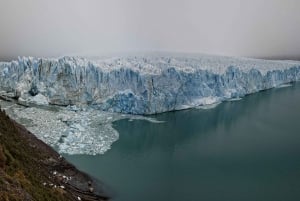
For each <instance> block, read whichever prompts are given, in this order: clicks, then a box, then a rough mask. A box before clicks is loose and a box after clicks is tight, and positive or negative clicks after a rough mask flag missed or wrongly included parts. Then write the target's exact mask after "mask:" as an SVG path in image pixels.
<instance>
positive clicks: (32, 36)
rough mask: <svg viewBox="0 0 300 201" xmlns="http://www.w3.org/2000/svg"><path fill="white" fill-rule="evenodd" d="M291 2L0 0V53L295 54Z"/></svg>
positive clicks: (294, 2)
mask: <svg viewBox="0 0 300 201" xmlns="http://www.w3.org/2000/svg"><path fill="white" fill-rule="evenodd" d="M299 8H300V1H299V0H284V1H283V0H264V1H262V0H252V1H244V0H226V1H224V0H181V1H179V0H151V1H150V0H148V1H146V0H85V1H84V0H51V1H50V0H49V1H44V0H0V25H1V28H0V58H1V59H12V58H16V57H17V56H20V55H22V56H23V55H24V56H38V57H54V56H62V55H82V56H97V55H105V54H111V53H113V54H118V53H126V52H148V51H169V52H190V53H208V54H219V55H234V56H249V57H268V58H272V57H284V58H296V57H298V56H300V37H299V36H300V26H299V25H300V12H299Z"/></svg>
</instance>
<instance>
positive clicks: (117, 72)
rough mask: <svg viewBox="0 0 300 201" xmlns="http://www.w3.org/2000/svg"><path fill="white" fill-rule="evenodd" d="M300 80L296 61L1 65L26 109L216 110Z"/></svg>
mask: <svg viewBox="0 0 300 201" xmlns="http://www.w3.org/2000/svg"><path fill="white" fill-rule="evenodd" d="M299 79H300V63H299V62H296V61H267V60H256V59H246V58H233V57H217V56H207V55H200V56H139V57H120V58H111V59H102V60H87V59H83V58H73V57H63V58H59V59H42V58H30V57H23V58H19V59H18V60H17V61H12V62H2V63H0V93H1V94H2V96H7V97H12V98H15V99H18V101H19V102H20V103H22V104H29V103H34V104H55V105H89V106H92V107H94V108H96V109H100V110H105V111H111V112H120V113H131V114H154V113H161V112H166V111H172V110H180V109H186V108H191V107H195V106H199V105H206V104H211V103H215V102H220V101H223V100H227V99H231V98H237V97H241V96H244V95H246V94H250V93H254V92H257V91H260V90H264V89H269V88H272V87H276V86H279V85H281V84H284V83H288V82H294V81H297V80H299ZM1 91H2V92H1ZM1 94H0V95H1Z"/></svg>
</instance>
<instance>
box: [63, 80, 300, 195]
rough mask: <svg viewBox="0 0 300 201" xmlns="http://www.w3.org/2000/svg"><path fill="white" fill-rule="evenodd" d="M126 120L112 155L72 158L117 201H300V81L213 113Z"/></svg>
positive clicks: (120, 125) (188, 112) (118, 125)
mask: <svg viewBox="0 0 300 201" xmlns="http://www.w3.org/2000/svg"><path fill="white" fill-rule="evenodd" d="M154 117H155V118H157V119H158V120H162V121H165V123H163V124H154V123H150V122H147V121H141V120H140V121H139V120H136V121H128V120H121V121H118V122H115V124H114V127H115V128H116V129H117V130H118V131H119V133H120V139H119V140H118V141H117V142H116V143H114V144H113V145H112V149H111V150H109V151H108V152H106V153H105V154H104V155H98V156H87V155H75V156H68V155H67V156H66V158H67V159H68V160H69V161H71V162H72V163H74V164H75V165H76V166H77V167H78V168H80V169H82V170H84V171H86V172H88V173H89V174H90V175H92V176H94V177H96V178H99V179H100V180H102V181H103V182H104V183H106V184H107V185H108V186H109V187H110V188H111V189H113V194H112V195H113V198H114V199H113V200H114V201H200V200H201V201H202V200H203V201H241V200H243V201H248V200H249V201H260V200H261V201H277V200H278V201H289V200H291V201H297V200H300V84H299V83H298V84H296V85H293V86H292V87H288V88H280V89H272V90H268V91H264V92H260V93H256V94H254V95H250V96H247V97H245V98H244V99H242V100H240V101H235V102H225V103H222V104H220V105H218V106H217V107H216V108H214V109H210V110H199V109H198V110H196V109H193V110H186V111H179V112H170V113H165V114H161V115H156V116H154Z"/></svg>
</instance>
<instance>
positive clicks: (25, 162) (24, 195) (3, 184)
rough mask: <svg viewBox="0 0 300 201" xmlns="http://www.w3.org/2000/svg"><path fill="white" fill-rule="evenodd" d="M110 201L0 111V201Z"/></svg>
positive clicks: (61, 158)
mask: <svg viewBox="0 0 300 201" xmlns="http://www.w3.org/2000/svg"><path fill="white" fill-rule="evenodd" d="M2 200H3V201H4V200H5V201H6V200H20V201H21V200H22V201H26V200H28V201H30V200H37V201H39V200H49V201H50V200H60V201H62V200H88V201H89V200H90V201H92V200H108V197H107V196H104V194H103V190H102V189H101V186H99V182H96V181H93V180H92V179H91V178H90V177H89V176H88V175H86V174H85V173H83V172H80V171H79V170H77V169H76V168H75V167H74V166H73V165H71V164H69V163H68V162H67V161H66V160H65V159H64V158H63V157H61V156H60V155H59V154H58V153H57V152H55V151H54V150H53V149H52V148H51V147H49V146H47V145H46V144H45V143H43V142H42V141H40V140H38V139H37V138H36V137H35V136H34V135H33V134H32V133H30V132H29V131H27V130H26V129H25V128H24V127H23V126H21V125H19V124H18V123H16V122H15V121H13V120H12V119H10V118H9V117H8V116H7V115H6V114H5V112H4V111H2V110H1V109H0V201H2Z"/></svg>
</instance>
